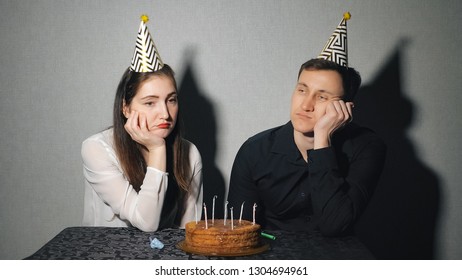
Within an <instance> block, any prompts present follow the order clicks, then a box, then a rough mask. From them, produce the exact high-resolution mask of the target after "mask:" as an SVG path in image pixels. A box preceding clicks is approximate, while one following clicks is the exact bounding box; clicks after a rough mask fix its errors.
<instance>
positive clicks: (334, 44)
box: [318, 12, 351, 67]
mask: <svg viewBox="0 0 462 280" xmlns="http://www.w3.org/2000/svg"><path fill="white" fill-rule="evenodd" d="M350 18H351V14H350V13H349V12H346V13H344V14H343V18H342V20H341V21H340V23H339V24H338V26H337V28H336V29H335V31H334V33H333V34H332V36H331V37H330V38H329V40H328V41H327V43H326V45H325V46H324V49H323V50H322V51H321V53H320V54H319V56H318V58H320V59H325V60H330V61H333V62H335V63H337V64H339V65H341V66H345V67H348V52H347V51H348V49H347V24H346V22H347V20H349V19H350Z"/></svg>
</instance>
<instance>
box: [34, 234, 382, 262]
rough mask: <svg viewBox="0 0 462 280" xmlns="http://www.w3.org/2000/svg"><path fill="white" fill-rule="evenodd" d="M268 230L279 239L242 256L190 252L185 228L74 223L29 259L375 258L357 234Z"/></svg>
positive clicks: (267, 240)
mask: <svg viewBox="0 0 462 280" xmlns="http://www.w3.org/2000/svg"><path fill="white" fill-rule="evenodd" d="M266 232H267V233H269V234H272V235H274V236H275V237H276V240H269V239H265V242H269V245H270V246H269V249H268V250H267V251H265V252H263V253H260V254H255V255H248V256H240V257H217V256H202V255H196V254H189V253H186V252H184V251H182V250H181V249H178V248H177V246H176V245H177V244H178V243H179V242H180V241H182V240H183V239H184V230H182V229H164V230H160V231H157V232H154V233H149V232H142V231H140V230H138V229H137V228H109V227H70V228H66V229H64V230H63V231H62V232H60V233H59V234H58V235H57V236H56V237H54V238H53V239H52V240H50V241H49V242H48V243H47V244H45V245H44V246H43V247H42V248H40V249H39V250H38V251H37V252H36V253H34V254H33V255H31V256H29V257H27V258H26V259H30V260H37V259H60V260H62V259H87V260H88V259H90V260H93V259H165V260H176V259H183V260H187V259H199V260H204V259H254V260H267V259H271V260H287V259H297V260H308V259H318V260H329V259H335V260H341V259H349V260H353V259H373V256H372V254H371V253H370V252H369V251H368V250H367V248H366V247H365V246H364V245H363V244H362V243H360V242H359V241H358V240H357V239H356V238H355V237H353V236H347V237H341V238H330V237H323V236H321V235H319V234H308V233H301V232H298V233H297V232H286V231H266ZM150 237H152V238H154V237H155V238H157V239H158V240H160V241H161V242H162V243H163V244H164V248H162V249H153V248H151V246H150Z"/></svg>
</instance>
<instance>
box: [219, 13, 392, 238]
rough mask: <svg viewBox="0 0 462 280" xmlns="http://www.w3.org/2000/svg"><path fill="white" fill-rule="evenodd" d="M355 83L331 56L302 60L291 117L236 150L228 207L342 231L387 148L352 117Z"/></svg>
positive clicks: (266, 224)
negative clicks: (355, 122)
mask: <svg viewBox="0 0 462 280" xmlns="http://www.w3.org/2000/svg"><path fill="white" fill-rule="evenodd" d="M344 21H345V20H344ZM344 21H342V22H344ZM342 22H341V24H342ZM345 32H346V29H345ZM323 52H325V50H324V51H323ZM360 84H361V78H360V76H359V74H358V72H356V71H355V70H354V69H353V68H348V67H346V66H343V65H340V64H339V62H338V61H335V62H334V61H331V60H329V59H325V58H324V57H318V58H316V59H312V60H309V61H307V62H306V63H304V64H303V65H302V66H301V68H300V71H299V76H298V82H297V85H296V87H295V90H294V92H293V94H292V101H291V103H292V104H291V113H290V122H288V123H286V124H285V125H282V126H279V127H276V128H272V129H269V130H266V131H263V132H261V133H259V134H257V135H255V136H253V137H251V138H249V139H248V140H247V141H246V142H245V143H244V144H243V145H242V147H241V148H240V150H239V152H238V153H237V155H236V159H235V161H234V164H233V168H232V172H231V180H230V189H229V195H228V201H229V205H230V206H234V207H235V208H237V207H238V206H240V205H241V204H242V203H244V202H245V205H246V208H245V210H244V211H243V214H242V215H243V218H244V219H248V220H252V218H253V217H252V215H253V211H252V210H251V209H250V207H251V206H252V205H254V203H256V204H257V207H256V222H257V223H259V224H261V225H262V227H263V228H266V229H283V230H290V231H320V232H321V233H322V234H323V235H326V236H337V235H342V234H347V233H348V232H349V231H350V230H351V228H352V226H353V224H354V222H355V221H356V220H357V219H358V217H359V216H360V214H361V213H362V212H363V210H364V209H365V207H366V205H367V203H368V201H369V200H370V197H371V195H372V193H373V190H374V189H375V186H376V184H377V182H378V179H379V177H380V173H381V171H382V168H383V164H384V160H385V153H386V148H385V145H384V143H383V142H382V141H381V140H380V139H379V138H378V137H377V136H376V135H375V134H374V133H373V132H372V131H370V130H368V129H365V128H361V127H359V126H357V125H355V124H353V123H351V121H352V118H353V117H352V116H353V103H352V102H351V101H352V100H353V97H354V96H355V94H356V93H357V91H358V89H359V86H360Z"/></svg>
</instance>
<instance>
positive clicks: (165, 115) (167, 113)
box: [160, 104, 170, 120]
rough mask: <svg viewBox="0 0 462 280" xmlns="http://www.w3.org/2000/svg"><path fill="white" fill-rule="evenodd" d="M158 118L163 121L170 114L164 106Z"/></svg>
mask: <svg viewBox="0 0 462 280" xmlns="http://www.w3.org/2000/svg"><path fill="white" fill-rule="evenodd" d="M160 117H161V118H162V119H164V120H166V119H168V118H169V117H170V113H169V111H168V107H167V105H166V104H163V105H162V108H161V112H160Z"/></svg>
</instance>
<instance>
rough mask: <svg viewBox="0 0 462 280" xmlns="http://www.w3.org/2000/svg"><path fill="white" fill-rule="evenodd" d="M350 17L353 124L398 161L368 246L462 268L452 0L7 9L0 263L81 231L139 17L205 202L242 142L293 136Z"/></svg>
mask: <svg viewBox="0 0 462 280" xmlns="http://www.w3.org/2000/svg"><path fill="white" fill-rule="evenodd" d="M347 10H348V11H350V12H351V14H352V19H351V20H350V21H349V22H348V38H349V59H350V64H351V66H353V67H355V68H356V69H358V70H359V71H360V72H361V74H362V76H363V81H364V83H363V84H364V86H363V90H362V94H363V97H362V99H360V100H358V104H357V106H356V109H357V110H358V118H357V120H358V121H360V122H363V123H364V124H367V125H369V126H372V127H373V128H374V129H376V130H377V131H378V132H379V133H380V134H381V135H382V136H383V137H384V139H386V141H387V142H388V143H389V146H390V147H391V151H390V157H389V161H388V163H387V169H386V171H385V174H386V178H385V179H384V181H383V182H382V185H381V186H380V187H379V188H378V190H377V193H376V197H374V199H373V203H372V204H373V205H372V206H371V207H370V208H369V209H368V211H367V213H366V214H365V217H364V218H363V220H362V222H361V224H360V227H361V228H360V229H359V230H360V234H362V235H363V237H365V240H366V242H370V241H371V240H370V239H371V238H369V239H368V238H367V237H368V236H369V237H372V239H376V240H375V241H376V243H375V244H372V246H373V247H374V246H375V247H374V248H375V249H376V250H379V251H380V250H382V252H383V250H385V249H384V247H389V246H395V247H399V246H404V247H406V246H407V247H409V248H407V250H408V251H409V252H407V253H403V254H402V255H399V254H398V255H396V256H397V257H406V256H411V257H412V256H413V257H414V258H415V255H412V254H413V253H412V250H413V249H415V248H416V247H419V246H420V243H419V242H421V243H426V244H427V245H428V244H429V243H428V242H430V243H431V240H434V246H432V244H433V243H432V244H430V245H428V246H429V247H431V248H428V250H425V252H423V253H428V254H429V255H431V256H433V257H435V258H438V259H461V258H462V249H461V248H462V235H460V230H461V228H462V219H461V218H460V217H461V210H462V201H461V200H462V188H460V182H461V181H462V173H461V172H460V170H459V169H460V166H461V164H462V162H461V159H460V152H459V147H460V145H459V144H460V140H461V139H460V138H461V129H460V127H461V124H462V123H461V118H460V115H461V114H460V110H461V109H460V108H461V107H462V102H461V101H462V100H461V99H462V98H461V92H460V88H461V86H462V82H461V73H462V72H461V70H462V59H461V54H460V50H459V46H460V45H461V44H462V36H461V35H460V31H459V30H458V29H459V26H461V24H462V20H461V17H460V12H461V11H462V2H460V1H457V0H454V1H437V0H433V1H431V0H408V1H401V0H388V1H360V0H357V1H305V0H299V1H279V0H274V1H269V0H265V1H264V0H260V1H214V0H201V1H120V0H119V1H43V0H41V1H32V0H30V1H13V0H11V1H7V0H1V1H0V66H1V70H0V71H1V72H0V73H1V74H0V131H1V132H0V156H1V158H0V187H1V189H0V199H1V203H0V222H1V231H0V258H1V259H19V258H24V257H26V256H28V255H30V254H32V253H33V252H34V251H36V250H38V249H39V248H40V247H41V246H42V245H43V244H45V243H46V242H47V241H49V240H50V239H51V238H52V237H53V236H55V235H56V234H57V233H58V232H59V231H61V230H62V229H64V228H65V227H69V226H77V225H79V224H80V221H81V215H82V204H83V177H82V170H81V169H82V167H81V157H80V144H81V142H82V141H83V140H84V139H85V138H86V137H88V136H89V135H91V134H93V133H96V132H98V131H100V130H102V129H104V128H105V127H107V126H109V125H110V124H111V109H112V101H113V96H114V92H115V88H116V85H117V83H118V80H119V78H120V76H121V75H122V72H123V71H124V69H125V68H126V67H128V65H129V63H130V59H131V55H132V51H133V49H134V43H135V37H136V32H137V28H138V25H139V16H140V15H141V14H142V13H147V14H148V15H149V16H150V18H151V20H150V21H149V23H148V26H149V28H150V30H151V33H152V35H153V37H154V40H155V42H156V44H157V47H158V49H159V51H160V53H161V56H162V58H163V60H164V61H165V62H166V63H168V64H170V65H171V66H172V67H173V68H174V69H175V70H176V73H177V80H178V84H179V85H180V87H181V89H182V90H183V94H184V98H185V99H186V100H187V101H188V102H187V104H185V106H189V107H188V109H187V111H186V113H187V114H188V116H193V117H190V118H188V121H187V124H188V125H189V127H190V129H189V134H188V135H189V137H190V138H191V139H192V140H193V141H194V142H196V144H197V145H198V146H199V148H202V149H201V151H202V152H203V155H204V159H205V161H206V162H205V165H206V167H207V169H206V172H207V178H206V183H207V184H206V186H205V187H206V188H207V190H206V191H207V193H208V194H213V193H220V194H221V193H224V189H225V188H226V186H227V184H228V181H229V173H230V169H231V165H232V162H233V159H234V155H235V153H236V152H237V149H238V148H239V146H240V145H241V144H242V142H243V141H245V140H246V139H247V137H249V136H251V135H252V134H254V133H256V132H258V131H260V130H263V129H266V128H269V127H272V126H276V125H280V124H283V123H285V122H286V121H287V120H288V117H289V115H288V114H289V101H290V94H291V92H292V90H293V88H294V85H295V81H296V75H297V71H298V67H299V65H300V64H301V63H303V62H304V61H305V60H307V59H308V58H311V57H314V56H316V55H317V54H318V52H319V51H320V50H321V48H322V47H323V46H324V43H325V42H326V40H327V38H328V37H329V36H330V34H331V33H332V31H333V29H334V28H335V26H336V25H337V23H338V22H339V21H340V18H341V16H342V13H343V12H344V11H347ZM365 108H366V109H365ZM367 108H371V109H369V110H368V109H367ZM371 112H372V114H371ZM191 128H194V129H191ZM371 227H375V228H378V229H379V232H377V231H375V232H374V230H373V229H371ZM412 239H417V240H420V241H419V242H417V243H415V244H411V245H409V246H408V243H407V242H408V241H409V240H412ZM382 240H383V242H382ZM411 243H412V242H411ZM430 251H431V252H430ZM429 252H430V253H429ZM383 253H384V256H387V254H388V256H393V253H396V251H393V250H390V251H389V252H383ZM406 254H407V255H406Z"/></svg>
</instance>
